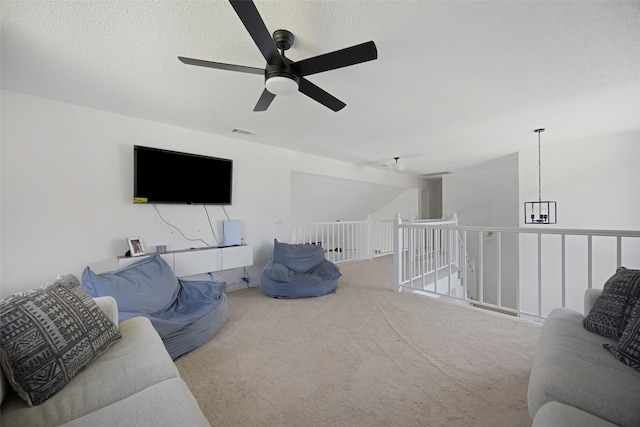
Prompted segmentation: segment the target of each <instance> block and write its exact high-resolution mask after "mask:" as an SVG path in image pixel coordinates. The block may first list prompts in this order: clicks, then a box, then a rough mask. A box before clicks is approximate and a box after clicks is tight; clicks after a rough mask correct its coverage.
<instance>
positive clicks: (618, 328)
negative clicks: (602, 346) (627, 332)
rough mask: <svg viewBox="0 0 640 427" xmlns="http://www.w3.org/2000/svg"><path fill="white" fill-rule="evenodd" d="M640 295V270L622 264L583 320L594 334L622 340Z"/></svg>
mask: <svg viewBox="0 0 640 427" xmlns="http://www.w3.org/2000/svg"><path fill="white" fill-rule="evenodd" d="M638 298H640V270H629V269H627V268H624V267H619V268H618V269H617V270H616V273H615V274H614V275H613V276H611V278H609V280H607V282H606V283H605V285H604V287H603V289H602V294H600V296H599V297H598V299H596V302H595V303H594V305H593V308H592V309H591V311H590V312H589V314H588V315H587V317H585V319H584V321H583V325H584V327H585V328H586V329H587V330H588V331H590V332H593V333H595V334H598V335H602V336H603V337H609V338H613V339H616V340H619V339H620V337H621V336H622V332H623V331H624V329H625V327H626V326H627V323H628V321H629V317H630V316H631V310H632V309H633V307H634V306H635V305H636V302H637V301H638Z"/></svg>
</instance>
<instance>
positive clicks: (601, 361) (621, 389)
mask: <svg viewBox="0 0 640 427" xmlns="http://www.w3.org/2000/svg"><path fill="white" fill-rule="evenodd" d="M600 293H601V290H595V289H590V290H588V291H587V292H586V293H585V302H584V313H585V314H588V313H589V311H590V310H591V308H592V307H593V304H594V302H595V300H596V299H597V297H598V296H599V295H600ZM583 320H584V316H583V315H582V314H580V313H578V312H577V311H573V310H569V309H555V310H553V311H552V312H551V313H550V314H549V317H548V318H547V320H546V321H545V323H544V326H543V328H542V331H541V333H540V341H539V344H538V348H537V350H536V355H535V358H534V363H533V368H532V370H531V376H530V378H529V391H528V404H529V414H530V415H531V417H532V418H533V426H534V427H542V426H545V427H552V426H558V427H560V426H563V427H572V426H576V427H578V426H580V427H586V426H594V427H595V426H600V427H611V426H614V425H617V426H623V427H632V426H636V427H637V426H640V372H638V371H637V370H635V369H633V368H631V367H629V366H627V365H625V364H624V363H622V362H620V361H619V360H617V359H616V358H615V357H613V356H612V355H611V353H609V352H608V351H607V350H606V349H604V348H603V347H602V344H604V343H610V344H615V343H616V341H614V340H613V339H609V338H605V337H602V336H600V335H596V334H594V333H591V332H589V331H587V330H586V329H585V328H584V327H583V324H582V322H583Z"/></svg>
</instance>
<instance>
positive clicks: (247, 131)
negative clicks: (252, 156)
mask: <svg viewBox="0 0 640 427" xmlns="http://www.w3.org/2000/svg"><path fill="white" fill-rule="evenodd" d="M231 132H232V133H239V134H240V135H246V136H253V135H255V134H256V133H255V132H251V131H250V130H244V129H238V128H233V129H231Z"/></svg>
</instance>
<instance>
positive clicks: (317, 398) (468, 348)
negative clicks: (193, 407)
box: [176, 257, 540, 427]
mask: <svg viewBox="0 0 640 427" xmlns="http://www.w3.org/2000/svg"><path fill="white" fill-rule="evenodd" d="M391 263H392V261H391V258H390V257H381V258H377V259H374V260H372V261H362V262H356V263H351V264H343V265H341V266H340V268H341V271H342V273H343V274H344V276H343V277H342V278H341V279H340V283H339V284H338V290H337V292H336V293H335V294H332V295H327V296H324V297H319V298H309V299H299V300H276V299H272V298H268V297H266V296H264V295H263V294H262V293H261V292H260V290H249V289H246V290H240V291H233V292H230V293H228V301H229V311H230V319H229V322H228V323H227V324H226V325H225V326H224V328H223V329H222V330H221V331H220V332H219V333H218V334H217V335H216V336H215V337H214V338H213V339H212V340H211V341H209V342H208V343H207V344H205V345H204V346H203V347H201V348H199V349H198V350H196V351H194V352H192V353H190V354H188V355H186V356H184V357H182V358H181V359H179V360H177V361H176V364H177V366H178V369H179V370H180V374H181V375H182V377H183V378H184V380H185V381H186V382H187V384H188V385H189V388H190V389H191V391H192V392H193V394H194V395H195V397H196V399H197V400H198V403H199V404H200V407H201V408H202V410H203V412H204V414H205V415H206V417H207V418H208V420H209V422H210V423H211V424H212V425H213V426H231V425H240V426H510V427H516V426H530V425H531V420H530V418H529V415H528V413H527V397H526V396H527V384H528V376H529V370H530V367H531V364H532V355H533V351H534V348H535V346H536V343H537V339H538V334H539V330H540V327H539V326H538V325H536V324H533V323H530V322H527V321H524V320H520V319H516V318H511V317H508V316H503V315H500V314H496V313H491V312H487V311H484V310H481V309H477V308H471V307H466V306H461V305H459V304H453V303H449V302H443V301H441V300H434V299H431V298H428V297H424V296H419V295H415V294H412V293H410V292H404V293H401V294H398V293H394V292H393V291H392V290H391V287H390V284H391Z"/></svg>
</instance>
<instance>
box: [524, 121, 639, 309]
mask: <svg viewBox="0 0 640 427" xmlns="http://www.w3.org/2000/svg"><path fill="white" fill-rule="evenodd" d="M552 132H553V131H552V130H547V132H545V133H543V134H542V137H541V141H542V143H541V152H542V154H541V159H542V199H543V200H554V201H556V202H557V208H558V223H557V224H555V225H547V226H542V227H548V228H563V229H566V228H570V229H571V228H574V229H576V228H577V229H603V230H635V231H638V230H640V196H639V194H640V193H639V191H638V186H639V185H640V167H638V160H639V159H640V132H639V131H636V132H630V133H627V134H619V135H608V136H602V137H597V138H592V139H589V140H581V141H573V142H561V143H552V144H550V143H547V144H545V141H553V133H552ZM519 176H520V179H519V182H520V185H519V193H520V202H519V204H518V208H519V213H518V218H519V224H520V226H524V212H523V209H524V202H525V201H535V200H537V199H538V147H537V144H536V145H535V146H532V147H531V149H528V150H523V151H521V152H520V156H519ZM638 240H640V239H634V242H635V243H633V242H631V241H629V243H624V242H623V259H622V264H623V265H624V266H626V267H628V268H635V269H640V242H638ZM615 247H616V246H615V239H613V238H600V239H594V241H593V253H594V255H593V261H594V265H593V287H595V288H601V287H602V286H603V285H604V282H605V281H606V280H607V278H609V277H610V276H611V275H613V273H614V272H615V268H616V258H615ZM559 257H560V237H559V236H549V237H545V239H544V240H543V273H542V274H543V279H542V283H543V292H542V299H543V314H544V313H548V312H549V311H550V310H551V309H552V308H554V307H557V306H559V305H560V302H561V292H560V283H561V267H560V263H559V262H558V259H559ZM520 265H521V275H520V280H521V283H522V287H523V291H524V293H523V296H522V301H523V303H525V304H526V303H527V302H531V301H537V298H538V293H537V280H538V274H537V246H536V242H535V238H534V237H532V236H528V237H527V238H526V239H522V241H521V244H520ZM586 287H587V240H586V237H584V238H582V237H568V238H567V305H568V306H569V307H571V308H573V309H576V310H578V311H582V298H583V292H584V289H586Z"/></svg>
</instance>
